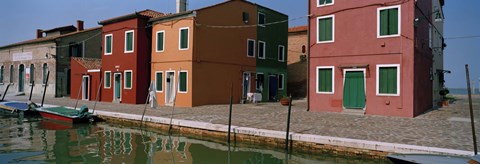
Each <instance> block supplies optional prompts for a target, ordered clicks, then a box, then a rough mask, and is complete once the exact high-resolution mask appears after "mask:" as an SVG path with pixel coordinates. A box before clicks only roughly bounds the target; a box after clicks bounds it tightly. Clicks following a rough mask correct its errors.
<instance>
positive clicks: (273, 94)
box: [268, 75, 278, 101]
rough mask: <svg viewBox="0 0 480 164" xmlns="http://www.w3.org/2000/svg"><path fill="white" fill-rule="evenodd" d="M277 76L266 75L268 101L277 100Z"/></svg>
mask: <svg viewBox="0 0 480 164" xmlns="http://www.w3.org/2000/svg"><path fill="white" fill-rule="evenodd" d="M277 92H278V77H277V75H270V76H268V101H277Z"/></svg>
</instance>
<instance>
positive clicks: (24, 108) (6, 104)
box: [0, 101, 38, 115]
mask: <svg viewBox="0 0 480 164" xmlns="http://www.w3.org/2000/svg"><path fill="white" fill-rule="evenodd" d="M36 108H37V106H36V105H35V104H34V103H32V102H20V101H3V102H0V109H2V110H4V111H7V112H10V113H20V112H21V113H23V114H24V115H37V114H38V111H37V110H36Z"/></svg>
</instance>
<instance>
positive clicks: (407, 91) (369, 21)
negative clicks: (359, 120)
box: [308, 0, 434, 117]
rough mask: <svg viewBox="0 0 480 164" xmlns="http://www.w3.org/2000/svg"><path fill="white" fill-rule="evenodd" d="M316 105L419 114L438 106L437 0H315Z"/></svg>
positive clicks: (312, 95) (312, 84)
mask: <svg viewBox="0 0 480 164" xmlns="http://www.w3.org/2000/svg"><path fill="white" fill-rule="evenodd" d="M309 3H310V9H309V10H310V12H311V16H310V18H309V21H310V27H309V30H310V31H311V33H310V38H309V39H310V46H309V47H310V52H311V53H310V56H309V62H310V63H309V70H308V71H309V75H310V76H309V77H310V78H309V89H308V90H309V94H308V96H309V104H308V105H309V109H310V110H311V111H328V112H354V113H362V114H368V115H385V116H401V117H415V116H417V115H419V114H421V113H423V112H425V111H426V110H428V109H431V108H432V81H431V80H432V70H431V69H432V64H433V62H434V61H433V60H432V47H431V46H430V45H431V44H429V42H431V38H429V37H430V34H431V26H432V22H433V21H432V16H431V13H432V1H431V0H422V1H397V0H370V1H347V0H310V1H309Z"/></svg>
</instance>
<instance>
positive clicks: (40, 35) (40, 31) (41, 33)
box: [37, 29, 43, 39]
mask: <svg viewBox="0 0 480 164" xmlns="http://www.w3.org/2000/svg"><path fill="white" fill-rule="evenodd" d="M42 37H43V30H42V29H37V39H38V38H42Z"/></svg>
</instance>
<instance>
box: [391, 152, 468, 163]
mask: <svg viewBox="0 0 480 164" xmlns="http://www.w3.org/2000/svg"><path fill="white" fill-rule="evenodd" d="M387 158H388V159H389V160H390V161H392V163H395V164H400V163H401V164H410V163H411V164H414V163H415V164H417V163H421V164H437V163H452V164H453V163H468V162H469V161H470V160H471V157H467V156H452V155H439V154H389V155H388V156H387Z"/></svg>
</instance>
